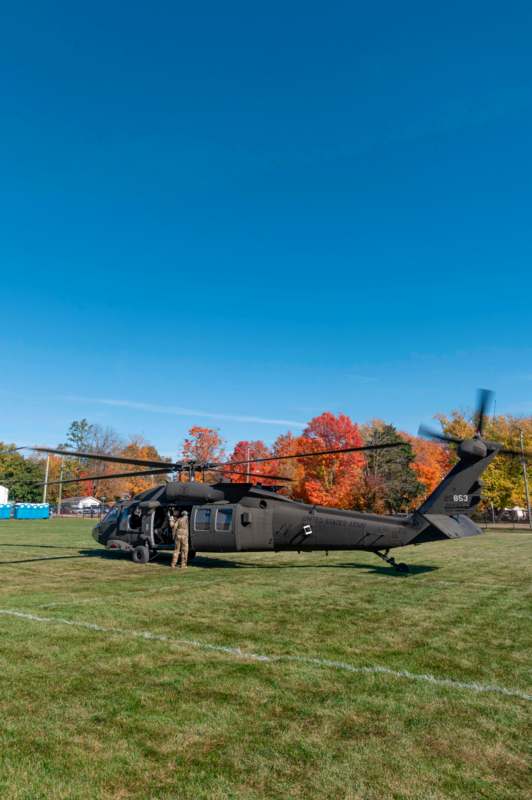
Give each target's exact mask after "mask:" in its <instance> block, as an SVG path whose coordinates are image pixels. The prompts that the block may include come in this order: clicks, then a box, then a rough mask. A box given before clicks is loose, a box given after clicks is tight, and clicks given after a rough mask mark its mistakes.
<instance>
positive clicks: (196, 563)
mask: <svg viewBox="0 0 532 800" xmlns="http://www.w3.org/2000/svg"><path fill="white" fill-rule="evenodd" d="M5 546H7V547H29V548H31V547H41V548H44V549H56V550H73V549H75V548H68V547H64V548H63V547H59V546H58V545H12V544H8V545H0V551H1V548H2V547H5ZM171 556H172V554H171V551H168V552H164V553H159V554H158V555H157V557H156V559H154V561H156V563H157V564H159V565H160V566H168V567H170V560H171ZM81 558H101V559H104V560H106V561H117V560H119V559H127V558H128V556H127V555H126V554H125V553H122V552H120V551H116V550H115V551H113V550H97V549H91V550H77V555H68V556H67V555H65V556H44V557H42V558H23V559H13V560H10V561H0V566H8V565H9V564H32V563H38V562H40V561H64V560H68V559H81ZM144 566H148V565H144ZM190 566H193V567H197V568H199V569H257V570H271V569H278V570H288V569H355V570H363V571H364V572H369V573H372V574H374V575H384V576H385V577H388V578H408V577H411V576H413V575H422V574H423V573H425V572H434V571H435V570H437V569H439V567H434V566H429V565H428V564H413V565H410V567H409V572H407V573H404V572H397V571H396V570H395V569H393V567H386V566H383V565H381V564H371V563H366V562H357V561H349V562H342V563H340V564H338V563H335V564H327V563H326V562H325V563H320V564H256V563H253V562H249V561H237V560H233V559H231V560H229V559H227V558H218V557H214V558H213V557H210V556H204V555H197V556H196V557H195V558H194V560H193V561H191V562H190Z"/></svg>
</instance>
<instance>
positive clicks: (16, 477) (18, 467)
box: [0, 442, 44, 503]
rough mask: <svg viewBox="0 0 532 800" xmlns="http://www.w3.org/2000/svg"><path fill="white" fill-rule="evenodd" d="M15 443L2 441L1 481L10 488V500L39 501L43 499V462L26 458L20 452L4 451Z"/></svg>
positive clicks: (0, 448) (0, 456)
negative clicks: (40, 484) (39, 484)
mask: <svg viewBox="0 0 532 800" xmlns="http://www.w3.org/2000/svg"><path fill="white" fill-rule="evenodd" d="M15 446H16V445H14V444H11V445H9V444H4V443H2V442H0V483H1V484H2V486H6V487H7V488H8V489H9V499H10V501H13V502H15V501H19V502H25V503H38V502H39V501H40V500H41V499H42V486H38V485H35V484H38V483H40V482H42V481H44V471H43V468H42V465H41V463H39V462H37V461H32V460H31V459H29V458H24V457H23V456H22V455H21V454H20V453H4V452H3V451H4V450H11V449H13V448H14V447H15Z"/></svg>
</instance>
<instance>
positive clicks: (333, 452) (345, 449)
mask: <svg viewBox="0 0 532 800" xmlns="http://www.w3.org/2000/svg"><path fill="white" fill-rule="evenodd" d="M405 444H407V442H389V443H386V444H366V445H363V446H362V447H340V448H338V449H337V450H316V451H314V452H310V453H309V452H307V453H294V454H293V455H290V456H266V457H265V458H247V459H245V460H244V461H228V462H227V463H226V464H211V465H210V468H211V469H214V468H215V467H223V468H225V467H240V466H242V465H243V464H258V463H259V462H264V461H285V460H286V459H288V458H310V457H311V456H330V455H332V456H334V455H336V454H337V453H338V454H341V453H357V452H359V451H363V450H387V449H388V448H389V447H404V446H405Z"/></svg>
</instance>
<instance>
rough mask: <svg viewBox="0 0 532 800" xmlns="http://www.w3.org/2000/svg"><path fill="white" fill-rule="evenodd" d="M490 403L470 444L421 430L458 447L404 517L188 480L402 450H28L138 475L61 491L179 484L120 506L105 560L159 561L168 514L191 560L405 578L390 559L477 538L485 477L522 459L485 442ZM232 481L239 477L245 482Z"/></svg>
mask: <svg viewBox="0 0 532 800" xmlns="http://www.w3.org/2000/svg"><path fill="white" fill-rule="evenodd" d="M491 398H492V392H489V391H488V390H485V389H484V390H480V392H479V401H478V408H477V412H476V416H475V419H476V431H475V434H474V436H473V437H471V438H470V439H459V438H456V437H453V436H447V435H445V434H443V433H439V432H437V431H433V430H431V429H429V428H425V427H424V426H422V427H421V428H420V429H419V433H420V435H422V436H425V437H427V438H431V439H435V440H437V441H441V442H443V443H445V444H452V445H455V446H456V448H457V455H458V461H457V462H456V464H455V465H454V466H453V467H452V469H451V471H450V472H449V473H448V475H446V477H445V478H444V479H443V480H442V482H441V483H440V484H439V486H437V487H436V489H435V490H434V491H433V492H432V494H431V495H430V497H428V498H427V499H426V500H425V501H424V502H423V503H422V505H421V506H420V507H419V508H417V509H416V510H415V511H414V512H413V513H411V514H407V515H380V514H369V513H362V512H357V511H346V510H343V509H336V508H328V507H325V506H317V505H309V504H308V503H303V502H300V501H297V500H291V499H289V498H288V497H285V496H284V495H281V494H278V491H279V488H280V487H279V486H261V485H254V484H252V483H249V482H244V483H233V482H231V483H230V482H227V481H224V480H223V479H222V480H220V481H219V482H217V483H202V482H197V481H195V480H194V479H193V476H194V473H195V472H203V474H204V475H205V472H212V471H221V472H222V474H223V472H224V471H227V470H228V469H230V470H231V473H232V474H235V472H234V470H235V468H238V467H247V466H248V465H249V464H251V463H258V462H261V463H262V462H266V461H282V460H286V459H291V458H312V457H316V456H324V455H333V454H341V453H353V452H357V451H366V450H381V449H386V448H390V447H398V446H399V447H400V446H401V443H391V444H376V445H366V446H363V447H346V448H340V449H336V450H321V451H318V452H307V453H298V454H295V455H285V456H271V457H267V458H255V459H251V460H246V461H231V462H226V463H219V462H217V463H210V462H209V463H197V462H193V461H177V462H174V463H166V462H164V461H151V460H144V459H135V458H122V457H120V456H109V455H104V454H100V453H81V452H73V451H69V450H62V449H52V448H45V447H33V448H27V449H31V450H35V451H38V452H44V453H55V454H58V455H63V456H75V457H76V458H83V459H96V460H98V461H107V462H110V463H114V464H128V465H132V466H138V467H143V468H144V469H143V470H142V471H135V472H125V473H119V474H116V473H111V474H99V475H91V476H87V477H84V478H81V479H80V478H76V479H72V480H65V481H62V483H73V482H79V481H80V480H85V481H93V480H99V479H103V478H105V479H109V478H121V477H132V476H138V475H140V476H148V475H161V476H162V475H165V476H168V475H169V474H170V473H173V474H174V475H175V476H177V477H178V480H175V479H174V480H171V481H168V482H166V483H164V484H162V485H159V486H155V487H153V488H150V489H147V490H146V491H144V492H142V493H141V494H138V495H137V496H135V497H134V498H133V499H131V500H126V501H122V502H119V503H118V504H117V505H115V506H114V507H113V508H112V509H111V510H110V511H109V512H108V514H107V515H106V516H105V517H104V518H103V519H102V520H101V522H99V524H98V525H96V527H95V528H94V531H93V537H94V539H95V540H96V541H97V542H98V543H99V544H102V545H104V546H105V547H106V548H108V549H110V550H119V551H123V552H126V553H129V554H130V555H131V558H132V559H133V561H135V562H137V563H146V562H148V561H149V560H150V559H151V558H153V557H154V556H155V555H156V554H157V553H158V552H159V551H161V550H169V549H171V548H173V539H172V536H171V531H170V529H169V525H168V511H169V509H170V508H172V509H175V510H177V511H178V512H179V511H182V510H186V511H187V512H188V513H189V515H190V534H189V535H190V543H189V545H190V551H189V552H190V557H194V555H195V554H196V553H198V552H218V553H233V552H242V551H274V552H281V551H299V552H309V551H314V550H324V551H329V550H366V551H369V552H371V553H374V554H375V555H376V556H378V557H379V558H382V559H383V560H384V561H386V562H388V564H391V565H392V567H394V568H395V569H396V570H397V571H399V572H408V566H407V565H406V564H404V563H397V562H396V560H395V558H393V557H392V556H390V555H389V553H390V550H392V549H395V548H397V547H405V546H406V545H420V544H424V543H425V542H434V541H438V540H445V539H460V538H463V537H465V536H475V535H477V534H480V533H482V531H481V529H480V528H479V527H478V526H477V525H476V524H475V523H474V522H473V521H472V519H471V518H470V517H471V515H472V513H473V512H474V510H475V508H476V506H477V505H478V503H479V502H480V500H481V488H482V483H481V480H480V477H481V475H482V473H483V472H484V470H485V469H486V467H487V466H488V465H489V464H490V462H491V461H493V459H494V458H495V457H496V456H497V455H499V454H505V455H517V456H519V455H522V454H521V453H520V452H519V451H516V450H509V449H507V448H504V447H503V446H502V445H501V444H500V443H498V442H492V441H488V440H486V439H484V437H483V428H484V421H485V418H486V413H487V410H488V406H489V404H490V402H491ZM403 446H404V444H403ZM19 449H22V448H19ZM24 449H26V448H24ZM183 473H188V475H189V481H188V482H183V481H182V480H181V476H182V474H183ZM236 474H242V475H246V473H245V472H243V473H236ZM253 477H254V478H256V477H261V478H267V479H268V480H278V481H285V480H288V479H287V478H284V477H282V476H275V475H259V474H257V473H253ZM60 482H61V481H54V482H53V483H60ZM51 483H52V482H50V484H49V485H51Z"/></svg>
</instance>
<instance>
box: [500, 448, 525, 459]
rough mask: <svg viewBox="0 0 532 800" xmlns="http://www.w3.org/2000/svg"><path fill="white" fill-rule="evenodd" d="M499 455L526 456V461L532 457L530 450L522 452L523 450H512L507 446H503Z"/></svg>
mask: <svg viewBox="0 0 532 800" xmlns="http://www.w3.org/2000/svg"><path fill="white" fill-rule="evenodd" d="M499 455H503V456H518V457H519V458H524V459H525V460H526V461H528V460H530V459H532V453H531V452H530V451H529V450H525V452H524V453H522V452H521V450H510V449H508V448H507V447H501V449H500V450H499Z"/></svg>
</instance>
